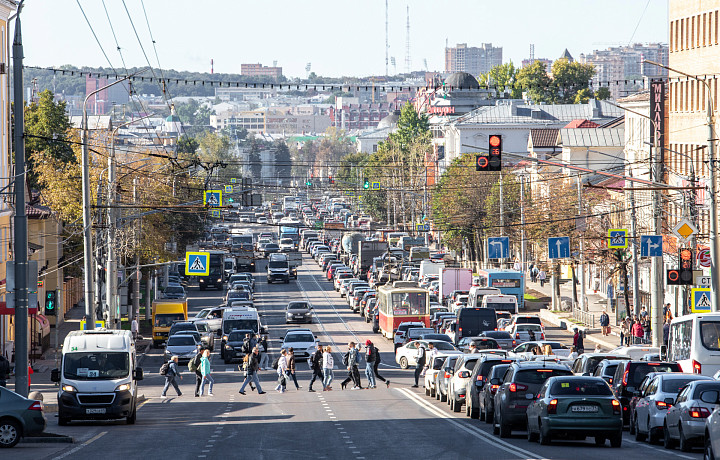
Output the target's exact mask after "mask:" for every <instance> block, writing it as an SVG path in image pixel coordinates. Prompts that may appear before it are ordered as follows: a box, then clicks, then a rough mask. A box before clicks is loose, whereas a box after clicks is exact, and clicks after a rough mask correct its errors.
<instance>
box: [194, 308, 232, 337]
mask: <svg viewBox="0 0 720 460" xmlns="http://www.w3.org/2000/svg"><path fill="white" fill-rule="evenodd" d="M227 308H228V307H211V308H203V309H202V310H200V311H199V312H198V313H197V314H196V315H195V317H194V318H190V319H189V320H188V321H192V322H193V323H199V322H204V323H206V324H207V325H208V327H209V328H210V330H211V331H213V332H215V334H217V335H221V329H222V317H223V312H224V311H225V310H227ZM199 330H200V328H199V327H198V331H199Z"/></svg>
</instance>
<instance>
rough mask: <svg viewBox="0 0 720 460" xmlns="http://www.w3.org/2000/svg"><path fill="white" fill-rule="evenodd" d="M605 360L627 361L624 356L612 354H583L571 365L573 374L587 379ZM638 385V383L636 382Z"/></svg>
mask: <svg viewBox="0 0 720 460" xmlns="http://www.w3.org/2000/svg"><path fill="white" fill-rule="evenodd" d="M606 359H613V360H615V359H628V358H627V357H626V356H622V355H617V354H614V353H583V354H581V355H580V356H578V357H577V358H575V361H574V362H573V365H572V371H573V374H575V375H578V376H581V375H584V376H586V377H589V376H591V375H593V374H594V373H595V369H596V368H597V366H598V364H600V363H601V362H602V361H603V360H606ZM638 383H640V382H638Z"/></svg>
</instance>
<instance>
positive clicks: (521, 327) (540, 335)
mask: <svg viewBox="0 0 720 460" xmlns="http://www.w3.org/2000/svg"><path fill="white" fill-rule="evenodd" d="M530 331H532V333H533V335H530ZM509 332H510V336H511V337H512V338H513V339H515V341H516V342H518V343H522V342H529V341H535V340H545V329H544V328H543V327H542V326H541V325H539V324H532V323H520V324H515V325H514V326H513V327H512V328H511V329H510V331H509Z"/></svg>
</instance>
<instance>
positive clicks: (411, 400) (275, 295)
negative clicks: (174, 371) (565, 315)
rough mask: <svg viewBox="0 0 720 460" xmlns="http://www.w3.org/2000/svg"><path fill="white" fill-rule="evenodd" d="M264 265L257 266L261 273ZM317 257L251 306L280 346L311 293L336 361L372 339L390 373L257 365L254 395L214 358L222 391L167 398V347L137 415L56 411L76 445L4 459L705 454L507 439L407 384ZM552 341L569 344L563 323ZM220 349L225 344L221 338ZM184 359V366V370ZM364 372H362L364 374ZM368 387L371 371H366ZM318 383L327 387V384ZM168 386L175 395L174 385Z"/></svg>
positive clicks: (199, 300)
mask: <svg viewBox="0 0 720 460" xmlns="http://www.w3.org/2000/svg"><path fill="white" fill-rule="evenodd" d="M262 268H264V267H260V268H259V270H261V269H262ZM321 275H322V273H321V271H320V270H319V268H318V267H317V265H316V264H315V262H314V261H312V259H310V258H309V257H306V259H305V261H304V265H303V267H302V269H300V271H299V278H298V280H297V281H291V282H290V284H273V285H268V284H267V283H266V281H265V277H264V276H263V273H262V272H261V271H259V272H258V273H257V274H256V277H257V283H256V291H257V296H256V305H257V307H258V308H259V310H260V311H261V312H262V313H263V316H264V319H265V323H266V324H267V325H269V329H270V337H271V348H272V349H271V352H274V353H277V350H278V346H279V344H280V341H281V339H282V336H283V334H284V331H285V329H286V328H287V327H288V326H286V325H285V324H284V313H283V309H284V307H285V305H286V304H287V302H288V301H290V300H296V299H301V298H306V299H308V300H310V301H311V302H312V303H313V305H314V306H315V318H314V322H313V324H312V325H309V327H310V328H311V329H313V330H314V331H315V333H316V335H317V336H318V338H319V339H320V340H321V342H322V343H323V344H324V345H326V344H329V345H332V346H333V348H334V350H335V351H336V352H338V353H337V354H336V358H335V359H336V363H339V362H340V355H339V352H340V351H341V350H345V349H346V347H347V342H348V341H349V340H355V341H358V340H360V341H362V343H364V342H365V340H366V339H368V338H369V339H371V340H373V341H374V342H376V344H377V345H378V346H379V348H380V349H381V351H382V352H383V354H382V362H383V366H382V367H381V368H380V370H381V373H382V374H383V375H384V376H385V377H387V378H389V379H390V380H391V381H392V384H391V386H390V388H386V387H385V386H384V385H382V386H379V387H378V388H377V389H372V390H357V391H351V390H345V391H341V390H340V384H339V381H338V378H340V379H342V378H344V377H345V373H344V372H342V371H340V370H336V372H335V382H334V384H333V387H334V389H335V390H334V391H331V392H323V391H319V392H316V393H310V392H308V391H307V385H308V382H309V379H310V376H311V373H310V372H309V370H308V367H307V365H306V364H305V363H304V362H300V363H299V365H298V368H299V370H298V380H299V382H300V385H301V386H302V388H301V389H300V390H299V391H298V390H295V389H294V388H289V389H288V391H287V392H286V393H284V394H279V393H277V392H275V391H273V388H274V386H275V382H276V374H275V372H274V371H266V372H262V373H261V384H262V386H263V389H264V390H265V391H267V394H265V395H258V394H257V393H256V392H251V391H249V390H248V391H247V395H246V396H243V395H240V394H238V392H237V391H238V388H239V385H240V382H241V376H240V373H239V372H238V371H237V364H235V365H225V364H224V363H223V361H222V360H221V359H220V357H219V356H218V354H217V351H216V353H214V354H213V370H214V375H215V380H216V386H215V390H214V393H215V396H213V397H210V396H205V397H201V398H195V397H194V396H193V391H194V375H191V374H189V373H187V374H186V375H185V379H184V380H183V381H182V382H181V391H183V395H182V396H181V397H170V398H168V399H164V400H163V399H161V398H160V391H161V388H162V384H163V380H164V379H163V378H162V377H161V376H159V375H158V368H159V367H160V364H161V362H162V354H161V350H152V351H151V352H150V354H149V355H148V356H147V357H146V359H145V362H144V365H143V367H144V369H145V371H146V373H145V375H146V378H145V380H144V381H143V382H142V391H141V393H144V394H145V396H146V397H148V400H147V402H145V403H144V404H143V405H142V407H141V408H140V409H139V411H138V418H137V423H136V424H135V425H125V424H124V422H110V423H94V422H87V423H73V424H71V425H70V426H68V427H59V426H58V425H57V419H56V418H54V417H52V414H49V416H48V418H49V427H48V431H49V432H54V433H62V434H68V435H72V436H74V437H75V438H76V443H74V444H71V445H61V444H20V445H19V446H18V447H16V448H14V449H12V450H11V451H10V452H3V453H4V454H10V456H9V457H7V458H13V459H33V460H35V459H40V458H88V457H90V456H93V457H96V456H102V457H105V458H120V457H128V456H131V457H134V458H141V457H147V458H153V457H155V458H157V457H161V458H177V459H185V458H253V459H266V458H267V459H277V458H281V457H288V456H289V457H292V458H295V459H299V458H313V459H316V458H331V459H375V458H377V459H380V458H384V459H386V458H443V459H456V458H457V459H460V458H462V459H464V458H492V459H516V458H532V459H542V458H557V459H564V458H584V459H595V458H597V459H602V460H607V458H608V457H609V456H613V457H618V456H621V457H622V458H623V459H641V458H642V459H645V458H647V457H648V456H653V457H655V458H659V459H665V458H677V457H680V458H686V459H693V458H700V457H701V452H700V450H699V449H697V450H696V451H695V452H694V453H690V454H685V453H681V452H679V451H668V450H665V449H663V448H662V447H661V446H650V445H648V444H647V443H636V442H635V441H634V439H633V438H631V437H630V436H629V435H628V434H627V432H626V434H625V438H624V440H623V447H622V448H620V449H612V448H610V447H609V445H606V446H604V447H596V446H595V445H594V443H593V442H592V439H589V440H588V441H585V442H554V443H553V444H552V445H550V446H540V445H539V444H536V443H533V444H531V443H528V442H527V441H526V439H525V433H524V432H519V431H518V432H515V433H514V435H513V436H512V438H510V439H507V440H505V439H502V440H501V439H500V438H499V437H497V436H494V435H492V432H491V429H490V425H487V424H485V423H484V422H480V421H478V420H470V419H469V418H467V417H465V415H464V411H463V412H461V413H460V414H456V413H453V412H451V411H450V410H449V407H448V406H447V405H446V404H445V403H441V402H438V401H436V400H435V399H434V398H433V399H431V398H427V397H426V396H425V394H424V390H423V389H422V388H419V389H415V388H411V387H410V385H411V384H412V370H407V371H403V370H400V369H399V367H398V366H397V365H396V364H395V360H394V356H393V353H392V343H391V342H389V341H387V340H385V339H383V338H382V337H381V336H380V335H377V334H373V333H372V331H371V328H370V325H369V324H366V323H365V322H364V320H363V319H362V318H360V317H359V316H358V315H356V314H354V313H352V312H351V311H350V310H349V309H348V308H347V304H346V303H345V302H344V300H341V299H340V296H339V294H337V293H336V292H335V291H334V290H333V288H332V286H331V285H330V283H329V282H327V281H323V280H322V278H321ZM222 294H223V293H222V292H217V291H205V292H200V291H198V290H197V288H191V289H190V298H189V308H190V311H191V312H195V311H197V310H199V309H200V308H202V307H206V306H211V305H217V304H219V303H220V298H221V296H222ZM548 335H549V338H553V339H562V340H565V341H567V340H569V338H570V337H569V335H567V334H566V333H563V332H561V331H559V330H557V329H555V330H550V331H549V334H548ZM216 344H217V345H216V350H219V341H218V342H216ZM183 367H184V366H183ZM361 374H363V372H362V370H361ZM362 380H363V385H365V381H366V379H365V377H364V375H363V376H362ZM316 388H320V389H322V386H321V385H317V386H316ZM168 394H174V392H173V391H172V390H170V392H169V393H168Z"/></svg>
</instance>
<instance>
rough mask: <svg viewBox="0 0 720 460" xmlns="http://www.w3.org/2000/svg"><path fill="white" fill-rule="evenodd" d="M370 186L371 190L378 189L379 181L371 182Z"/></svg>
mask: <svg viewBox="0 0 720 460" xmlns="http://www.w3.org/2000/svg"><path fill="white" fill-rule="evenodd" d="M371 185H372V186H371V187H370V188H371V189H372V190H380V182H373V183H372V184H371Z"/></svg>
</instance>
